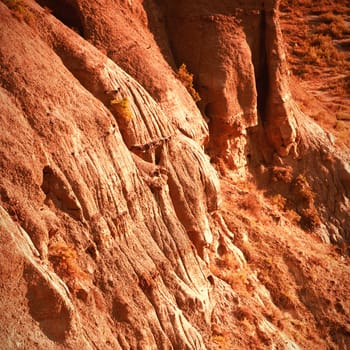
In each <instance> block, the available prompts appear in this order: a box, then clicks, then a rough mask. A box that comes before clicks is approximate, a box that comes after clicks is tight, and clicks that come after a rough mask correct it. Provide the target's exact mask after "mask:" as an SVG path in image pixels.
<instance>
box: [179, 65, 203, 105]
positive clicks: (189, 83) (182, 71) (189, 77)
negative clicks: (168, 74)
mask: <svg viewBox="0 0 350 350" xmlns="http://www.w3.org/2000/svg"><path fill="white" fill-rule="evenodd" d="M177 77H178V79H179V80H180V81H181V83H182V84H183V85H184V86H185V88H186V89H187V91H188V92H189V93H190V95H191V96H192V98H193V100H194V102H199V101H200V100H201V98H200V96H199V94H198V92H197V91H196V90H195V88H194V87H193V74H191V73H189V72H188V70H187V67H186V65H185V64H184V63H183V64H182V65H181V66H180V68H179V69H178V71H177Z"/></svg>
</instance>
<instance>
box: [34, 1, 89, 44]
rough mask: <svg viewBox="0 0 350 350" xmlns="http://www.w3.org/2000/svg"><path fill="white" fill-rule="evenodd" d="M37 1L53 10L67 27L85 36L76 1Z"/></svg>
mask: <svg viewBox="0 0 350 350" xmlns="http://www.w3.org/2000/svg"><path fill="white" fill-rule="evenodd" d="M37 3H39V5H40V6H42V7H44V8H47V9H48V10H49V11H51V12H52V14H53V15H54V16H55V17H56V18H57V19H59V20H60V21H61V22H62V23H64V24H65V25H66V26H67V27H69V28H71V29H73V30H74V31H75V32H77V33H78V34H79V35H80V36H82V37H84V26H83V23H82V20H81V16H80V14H79V11H78V9H77V7H76V6H75V3H72V2H70V1H67V0H61V1H55V0H37Z"/></svg>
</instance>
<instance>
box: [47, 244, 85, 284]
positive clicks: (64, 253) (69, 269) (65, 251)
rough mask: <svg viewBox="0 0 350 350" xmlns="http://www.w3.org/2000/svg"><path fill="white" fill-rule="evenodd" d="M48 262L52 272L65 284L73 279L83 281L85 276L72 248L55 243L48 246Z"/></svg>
mask: <svg viewBox="0 0 350 350" xmlns="http://www.w3.org/2000/svg"><path fill="white" fill-rule="evenodd" d="M49 260H50V262H51V264H52V267H53V269H54V271H55V272H56V273H57V275H59V276H60V277H61V278H62V279H63V280H64V281H65V282H71V281H73V280H75V279H84V278H86V277H87V275H86V274H85V273H84V272H83V271H82V270H81V268H80V266H79V264H78V255H77V252H76V250H75V249H74V247H73V246H71V245H67V244H66V243H64V242H55V243H51V244H50V245H49Z"/></svg>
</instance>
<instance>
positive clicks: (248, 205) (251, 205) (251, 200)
mask: <svg viewBox="0 0 350 350" xmlns="http://www.w3.org/2000/svg"><path fill="white" fill-rule="evenodd" d="M239 206H240V207H241V208H242V209H244V210H247V211H250V213H251V214H253V215H254V216H258V215H259V214H260V212H261V205H260V202H259V199H258V197H257V195H256V194H255V193H254V192H250V193H247V194H245V195H244V196H243V197H242V198H241V199H240V202H239Z"/></svg>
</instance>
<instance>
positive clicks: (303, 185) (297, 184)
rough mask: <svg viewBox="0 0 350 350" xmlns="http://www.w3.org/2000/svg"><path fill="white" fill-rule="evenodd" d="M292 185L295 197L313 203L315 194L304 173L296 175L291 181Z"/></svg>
mask: <svg viewBox="0 0 350 350" xmlns="http://www.w3.org/2000/svg"><path fill="white" fill-rule="evenodd" d="M293 186H294V189H295V193H296V195H297V197H299V198H301V199H302V200H303V201H306V202H307V203H309V204H310V203H313V201H314V197H315V194H314V193H313V191H312V189H311V187H310V185H309V183H308V182H307V180H306V177H305V176H304V175H298V176H297V177H296V179H295V180H294V182H293Z"/></svg>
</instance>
